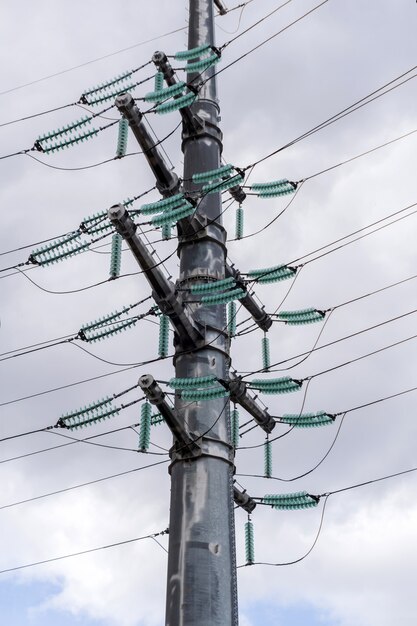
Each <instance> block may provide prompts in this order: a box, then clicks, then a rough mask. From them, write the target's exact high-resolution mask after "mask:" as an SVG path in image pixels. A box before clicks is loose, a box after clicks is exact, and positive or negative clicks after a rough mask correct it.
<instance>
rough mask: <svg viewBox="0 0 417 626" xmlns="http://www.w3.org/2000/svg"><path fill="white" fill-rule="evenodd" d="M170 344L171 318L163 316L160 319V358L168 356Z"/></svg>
mask: <svg viewBox="0 0 417 626" xmlns="http://www.w3.org/2000/svg"><path fill="white" fill-rule="evenodd" d="M168 342H169V318H168V316H167V315H161V316H160V318H159V344H158V354H159V356H160V357H163V358H165V357H167V356H168Z"/></svg>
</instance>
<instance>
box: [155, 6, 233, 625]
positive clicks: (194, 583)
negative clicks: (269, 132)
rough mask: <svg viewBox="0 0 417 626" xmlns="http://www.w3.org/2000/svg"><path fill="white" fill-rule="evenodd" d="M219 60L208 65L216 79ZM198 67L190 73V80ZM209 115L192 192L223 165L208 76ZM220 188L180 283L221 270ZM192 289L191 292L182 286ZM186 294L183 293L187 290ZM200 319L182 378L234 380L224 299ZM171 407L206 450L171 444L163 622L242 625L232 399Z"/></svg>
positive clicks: (194, 37) (198, 135)
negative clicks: (198, 338)
mask: <svg viewBox="0 0 417 626" xmlns="http://www.w3.org/2000/svg"><path fill="white" fill-rule="evenodd" d="M189 1H190V27H189V39H188V47H189V49H191V48H196V47H198V46H201V45H205V44H210V45H214V15H213V0H189ZM213 73H214V68H210V69H209V70H207V71H206V72H204V73H203V75H202V79H203V80H205V79H207V78H210V77H211V76H212V75H213ZM197 77H198V75H197V74H193V75H188V82H190V81H192V80H195V82H194V85H198V78H197ZM192 110H193V113H194V114H197V115H198V117H199V118H200V119H201V120H202V121H203V125H202V128H201V129H198V130H195V129H194V130H193V129H191V130H190V129H187V128H186V127H184V131H183V144H182V148H183V152H184V187H185V191H186V192H187V193H190V194H193V193H196V192H198V191H199V189H200V188H201V185H195V184H193V183H192V182H190V179H191V176H192V174H193V173H195V172H202V171H207V170H212V169H216V168H218V167H219V166H220V156H221V150H222V143H221V142H222V135H221V132H220V129H219V127H218V121H219V106H218V102H217V95H216V83H215V79H211V80H209V81H208V82H207V83H206V84H204V86H203V87H202V89H201V90H200V92H199V97H198V100H197V101H196V102H195V104H194V105H193V106H192ZM220 213H221V201H220V194H219V193H214V194H211V195H208V196H206V197H205V198H203V199H202V201H201V202H200V203H199V205H198V209H197V216H198V218H199V219H200V221H201V223H202V224H203V225H204V223H205V219H206V218H207V219H208V220H209V222H211V221H212V220H214V223H212V224H210V225H209V227H208V228H207V229H206V230H204V228H202V229H201V230H200V231H199V233H198V236H196V237H194V238H193V237H189V236H188V237H187V236H186V235H181V230H180V241H179V247H178V254H179V257H180V276H179V281H178V283H179V286H180V287H182V288H184V287H187V286H190V284H192V282H193V281H198V282H202V281H210V280H217V279H222V278H224V277H225V260H226V247H225V241H226V233H225V230H224V228H223V226H222V221H221V217H220ZM180 294H187V291H180ZM183 299H184V301H186V299H187V295H183ZM185 306H186V307H189V308H190V310H192V311H193V316H194V319H195V321H196V322H199V323H200V325H201V328H202V332H203V335H204V339H205V344H206V346H207V347H205V348H203V349H197V350H190V351H188V352H186V353H184V349H183V347H182V346H181V345H178V346H177V356H176V359H175V368H176V376H177V377H179V378H188V377H195V376H206V375H209V374H214V375H215V376H217V377H218V378H221V379H226V378H228V367H229V355H228V342H227V336H226V330H225V329H226V327H227V325H226V315H225V307H224V306H223V305H219V306H212V307H207V306H201V305H198V304H196V303H193V304H191V303H190V304H189V305H185ZM175 408H176V411H177V414H178V415H179V416H181V417H182V419H183V422H184V424H185V425H186V426H187V430H188V431H189V432H191V433H193V434H195V436H196V437H199V438H200V439H199V442H200V445H201V449H202V453H201V454H200V455H199V456H193V455H187V454H185V451H183V453H182V454H177V453H176V452H175V449H173V452H172V455H171V456H172V463H171V467H170V472H171V510H170V525H169V556H168V581H167V606H166V625H167V626H236V625H237V623H238V617H237V585H236V563H235V539H234V511H233V471H234V465H233V451H232V447H231V445H230V430H229V402H228V399H227V398H217V399H214V400H209V401H201V402H194V403H192V404H191V405H190V404H189V403H186V402H183V401H182V400H181V398H179V397H178V398H176V401H175Z"/></svg>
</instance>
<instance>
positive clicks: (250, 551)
mask: <svg viewBox="0 0 417 626" xmlns="http://www.w3.org/2000/svg"><path fill="white" fill-rule="evenodd" d="M245 553H246V564H247V565H252V564H253V563H254V562H255V540H254V532H253V523H252V522H251V521H248V522H246V524H245Z"/></svg>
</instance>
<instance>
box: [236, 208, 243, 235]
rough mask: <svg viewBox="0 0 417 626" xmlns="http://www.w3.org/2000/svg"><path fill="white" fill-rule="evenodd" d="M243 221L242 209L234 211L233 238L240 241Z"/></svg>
mask: <svg viewBox="0 0 417 626" xmlns="http://www.w3.org/2000/svg"><path fill="white" fill-rule="evenodd" d="M243 220H244V214H243V209H242V207H238V208H237V209H236V230H235V238H236V239H242V237H243Z"/></svg>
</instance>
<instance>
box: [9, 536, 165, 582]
mask: <svg viewBox="0 0 417 626" xmlns="http://www.w3.org/2000/svg"><path fill="white" fill-rule="evenodd" d="M165 534H168V530H163V531H161V532H159V533H153V534H151V535H144V536H142V537H135V538H134V539H125V540H124V541H117V542H114V543H109V544H107V545H104V546H99V547H98V548H90V549H88V550H81V551H80V552H72V553H71V554H64V555H62V556H56V557H53V558H50V559H44V560H43V561H35V562H33V563H26V564H25V565H17V566H15V567H9V568H7V569H2V570H0V574H7V573H10V572H16V571H18V570H22V569H27V568H29V567H35V566H37V565H44V564H45V563H54V562H56V561H62V560H63V559H70V558H72V557H75V556H82V555H84V554H91V553H92V552H98V551H100V550H107V549H108V548H115V547H118V546H124V545H127V544H130V543H135V542H137V541H142V540H143V539H152V538H153V537H158V536H159V535H165Z"/></svg>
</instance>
